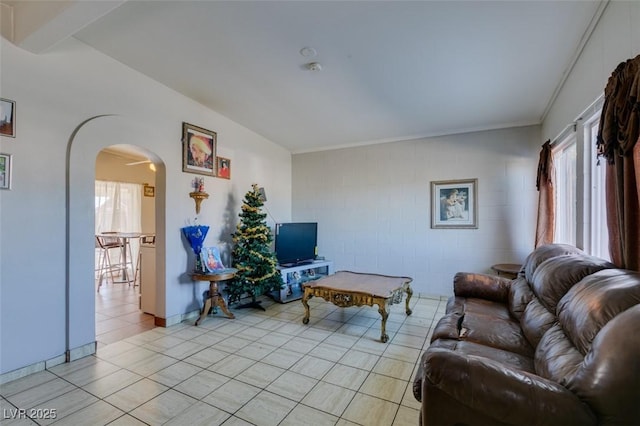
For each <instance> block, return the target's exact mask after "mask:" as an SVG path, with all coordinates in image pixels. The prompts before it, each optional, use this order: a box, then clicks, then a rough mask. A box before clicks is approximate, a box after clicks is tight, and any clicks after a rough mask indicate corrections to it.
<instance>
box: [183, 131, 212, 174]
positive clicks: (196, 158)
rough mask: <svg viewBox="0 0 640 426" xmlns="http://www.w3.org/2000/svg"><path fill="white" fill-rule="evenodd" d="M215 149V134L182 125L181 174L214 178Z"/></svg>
mask: <svg viewBox="0 0 640 426" xmlns="http://www.w3.org/2000/svg"><path fill="white" fill-rule="evenodd" d="M216 148H217V134H216V132H214V131H211V130H207V129H205V128H203V127H198V126H194V125H193V124H189V123H184V122H183V123H182V171H183V172H187V173H196V174H199V175H206V176H216V162H215V160H216Z"/></svg>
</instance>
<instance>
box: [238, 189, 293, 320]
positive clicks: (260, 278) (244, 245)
mask: <svg viewBox="0 0 640 426" xmlns="http://www.w3.org/2000/svg"><path fill="white" fill-rule="evenodd" d="M262 206H263V201H262V197H261V194H260V191H259V189H258V185H256V184H254V185H252V189H251V190H250V191H249V192H247V193H246V195H245V197H244V204H243V205H242V211H241V212H240V214H239V216H240V222H239V223H238V225H237V226H236V232H235V233H234V234H233V243H234V246H233V250H232V256H233V267H234V268H236V269H237V270H238V272H237V274H236V276H235V278H233V279H232V280H231V281H230V282H229V284H227V293H228V294H229V303H234V302H238V301H240V299H241V298H242V297H243V296H244V295H245V294H248V295H249V296H250V297H251V300H252V302H251V303H249V304H248V306H253V307H259V308H261V307H260V305H259V304H258V303H259V302H258V301H257V300H256V298H257V297H259V296H261V295H263V294H264V293H266V292H268V291H273V290H279V289H280V288H282V286H283V285H284V283H283V282H282V277H281V275H280V273H279V272H278V270H277V269H276V265H277V264H278V261H277V259H276V256H275V253H273V251H272V250H271V242H272V241H273V237H272V235H271V230H270V229H269V227H268V226H267V224H266V222H265V218H266V217H267V215H266V214H265V213H262Z"/></svg>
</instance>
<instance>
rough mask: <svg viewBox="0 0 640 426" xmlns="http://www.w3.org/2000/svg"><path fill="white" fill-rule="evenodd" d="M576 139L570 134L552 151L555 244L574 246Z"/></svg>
mask: <svg viewBox="0 0 640 426" xmlns="http://www.w3.org/2000/svg"><path fill="white" fill-rule="evenodd" d="M576 154H577V149H576V137H575V134H572V135H570V136H568V137H566V138H565V139H564V140H563V141H561V142H560V143H559V144H557V145H556V146H555V147H554V150H553V165H554V168H555V173H556V176H555V182H556V185H555V190H556V223H555V242H557V243H564V244H571V245H576V243H577V242H576V231H577V229H576V228H577V227H576V224H577V223H578V217H577V214H576V212H577V201H578V200H577V191H576V176H577V173H576V159H577V155H576Z"/></svg>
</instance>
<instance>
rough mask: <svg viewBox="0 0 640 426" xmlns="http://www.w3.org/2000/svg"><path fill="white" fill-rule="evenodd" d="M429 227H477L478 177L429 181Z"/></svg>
mask: <svg viewBox="0 0 640 426" xmlns="http://www.w3.org/2000/svg"><path fill="white" fill-rule="evenodd" d="M431 228H434V229H438V228H442V229H447V228H450V229H464V228H467V229H477V228H478V179H460V180H442V181H432V182H431Z"/></svg>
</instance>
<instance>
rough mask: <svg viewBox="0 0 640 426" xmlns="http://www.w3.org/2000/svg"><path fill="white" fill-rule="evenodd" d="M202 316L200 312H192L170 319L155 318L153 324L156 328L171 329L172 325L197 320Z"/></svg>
mask: <svg viewBox="0 0 640 426" xmlns="http://www.w3.org/2000/svg"><path fill="white" fill-rule="evenodd" d="M199 316H200V311H191V312H187V313H185V314H179V315H173V316H170V317H169V318H161V317H155V318H154V320H153V323H154V324H155V325H156V327H165V328H166V327H171V326H172V325H176V324H180V323H181V322H182V321H184V320H188V319H192V318H197V317H199Z"/></svg>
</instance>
